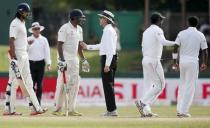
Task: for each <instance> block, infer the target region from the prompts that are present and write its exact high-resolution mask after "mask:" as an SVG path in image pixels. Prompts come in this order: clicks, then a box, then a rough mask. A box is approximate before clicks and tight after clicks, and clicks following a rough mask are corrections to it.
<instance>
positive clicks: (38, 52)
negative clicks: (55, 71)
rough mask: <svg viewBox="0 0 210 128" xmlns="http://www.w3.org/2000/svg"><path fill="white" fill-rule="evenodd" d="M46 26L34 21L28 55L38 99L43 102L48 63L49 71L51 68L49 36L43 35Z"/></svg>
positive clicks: (30, 29) (29, 38) (29, 39)
mask: <svg viewBox="0 0 210 128" xmlns="http://www.w3.org/2000/svg"><path fill="white" fill-rule="evenodd" d="M43 30H44V26H41V25H40V24H39V22H34V23H32V26H31V28H29V30H28V31H29V32H30V33H32V35H31V36H29V37H28V43H29V47H28V55H29V62H30V70H31V75H32V79H33V88H34V91H35V92H36V96H37V99H38V101H39V103H41V97H42V80H43V76H44V71H45V65H47V69H48V71H49V70H51V59H50V47H49V43H48V40H47V38H45V37H44V36H42V35H41V31H43Z"/></svg>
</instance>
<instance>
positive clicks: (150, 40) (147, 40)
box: [142, 25, 175, 59]
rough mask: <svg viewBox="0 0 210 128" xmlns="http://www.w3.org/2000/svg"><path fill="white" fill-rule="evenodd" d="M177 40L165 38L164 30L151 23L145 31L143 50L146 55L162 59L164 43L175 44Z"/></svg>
mask: <svg viewBox="0 0 210 128" xmlns="http://www.w3.org/2000/svg"><path fill="white" fill-rule="evenodd" d="M174 44H175V42H173V41H168V40H166V39H165V36H164V34H163V30H162V29H161V28H160V27H159V26H157V25H151V26H150V27H149V28H147V29H146V30H145V31H144V33H143V39H142V52H143V56H144V57H148V58H151V59H160V58H161V56H162V51H163V45H166V46H170V45H174Z"/></svg>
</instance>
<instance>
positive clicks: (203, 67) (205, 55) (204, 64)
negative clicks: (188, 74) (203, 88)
mask: <svg viewBox="0 0 210 128" xmlns="http://www.w3.org/2000/svg"><path fill="white" fill-rule="evenodd" d="M201 54H202V55H201V56H202V64H201V66H200V70H201V71H204V70H206V69H207V65H208V50H207V49H204V50H202V53H201Z"/></svg>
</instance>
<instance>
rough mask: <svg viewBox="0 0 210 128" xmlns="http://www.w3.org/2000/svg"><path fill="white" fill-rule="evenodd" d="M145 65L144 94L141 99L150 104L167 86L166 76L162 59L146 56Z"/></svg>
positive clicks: (143, 61) (143, 62)
mask: <svg viewBox="0 0 210 128" xmlns="http://www.w3.org/2000/svg"><path fill="white" fill-rule="evenodd" d="M142 65H143V77H144V78H143V92H144V93H143V95H142V98H141V101H142V102H143V103H144V104H146V105H147V106H150V105H151V104H152V103H153V102H154V101H155V100H156V99H157V97H158V96H159V95H160V93H161V92H162V90H163V89H164V88H165V78H164V72H163V68H162V65H161V63H160V59H153V58H149V57H144V58H143V60H142Z"/></svg>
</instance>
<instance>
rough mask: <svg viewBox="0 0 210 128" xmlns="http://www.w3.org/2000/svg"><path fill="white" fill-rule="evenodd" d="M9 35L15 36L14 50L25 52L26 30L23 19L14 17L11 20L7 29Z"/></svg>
mask: <svg viewBox="0 0 210 128" xmlns="http://www.w3.org/2000/svg"><path fill="white" fill-rule="evenodd" d="M9 37H14V38H15V42H14V45H15V52H17V51H20V52H21V53H27V46H28V42H27V31H26V27H25V22H24V21H21V20H20V19H18V18H15V19H14V20H13V21H12V22H11V24H10V29H9Z"/></svg>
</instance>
